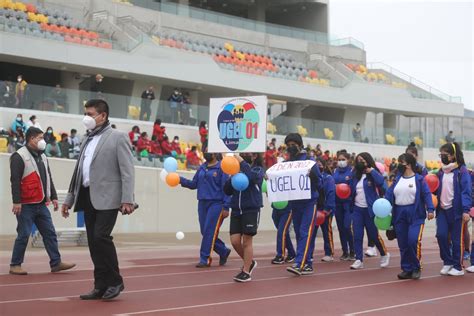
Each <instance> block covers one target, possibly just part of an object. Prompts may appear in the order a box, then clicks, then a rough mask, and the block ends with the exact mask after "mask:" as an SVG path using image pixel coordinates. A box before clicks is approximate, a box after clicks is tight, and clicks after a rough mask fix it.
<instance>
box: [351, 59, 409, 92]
mask: <svg viewBox="0 0 474 316" xmlns="http://www.w3.org/2000/svg"><path fill="white" fill-rule="evenodd" d="M346 66H347V68H349V69H350V70H352V71H353V72H355V73H356V74H357V75H359V76H360V77H361V78H363V79H365V80H366V81H368V82H377V83H384V84H388V85H391V86H392V87H394V88H400V89H406V88H407V85H406V84H405V83H403V82H397V81H392V80H390V78H387V76H386V75H385V74H383V73H381V72H371V71H370V70H369V69H367V67H366V66H364V65H361V64H346Z"/></svg>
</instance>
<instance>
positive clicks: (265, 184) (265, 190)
mask: <svg viewBox="0 0 474 316" xmlns="http://www.w3.org/2000/svg"><path fill="white" fill-rule="evenodd" d="M262 192H263V193H267V180H263V182H262Z"/></svg>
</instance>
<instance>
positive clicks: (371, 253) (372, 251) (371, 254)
mask: <svg viewBox="0 0 474 316" xmlns="http://www.w3.org/2000/svg"><path fill="white" fill-rule="evenodd" d="M365 255H366V256H367V257H377V248H375V247H368V248H367V250H366V251H365Z"/></svg>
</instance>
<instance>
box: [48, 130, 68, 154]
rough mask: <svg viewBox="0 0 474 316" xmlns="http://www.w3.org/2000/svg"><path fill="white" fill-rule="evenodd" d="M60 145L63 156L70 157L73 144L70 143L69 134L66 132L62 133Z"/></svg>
mask: <svg viewBox="0 0 474 316" xmlns="http://www.w3.org/2000/svg"><path fill="white" fill-rule="evenodd" d="M58 145H59V150H60V151H61V158H69V155H70V153H71V145H70V144H69V141H68V136H67V134H66V133H62V134H61V141H60V142H59V144H58ZM46 147H48V146H46Z"/></svg>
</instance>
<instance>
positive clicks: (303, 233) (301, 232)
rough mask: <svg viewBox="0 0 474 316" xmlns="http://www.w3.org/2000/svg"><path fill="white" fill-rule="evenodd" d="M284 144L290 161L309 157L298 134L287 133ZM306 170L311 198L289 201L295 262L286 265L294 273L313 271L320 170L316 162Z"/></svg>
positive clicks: (310, 272) (304, 273)
mask: <svg viewBox="0 0 474 316" xmlns="http://www.w3.org/2000/svg"><path fill="white" fill-rule="evenodd" d="M285 144H286V146H287V151H288V155H289V160H290V161H297V160H309V159H310V157H309V155H307V153H306V152H305V151H303V139H302V138H301V135H300V134H297V133H291V134H288V135H287V136H286V138H285ZM308 172H309V179H310V182H311V198H309V199H307V200H297V201H290V202H289V205H290V208H291V210H292V212H293V226H294V228H295V234H296V258H295V264H294V265H293V266H291V267H288V268H287V271H288V272H290V273H293V274H296V275H302V274H303V275H306V274H312V273H313V265H312V253H313V251H314V243H313V242H312V235H313V233H314V227H315V224H316V201H317V200H318V196H319V193H318V189H319V186H320V183H321V172H319V167H318V166H317V164H314V166H313V167H312V168H311V169H310V170H309V171H308Z"/></svg>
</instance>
